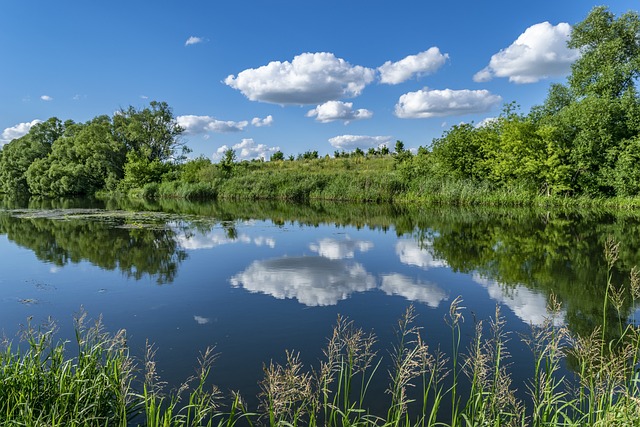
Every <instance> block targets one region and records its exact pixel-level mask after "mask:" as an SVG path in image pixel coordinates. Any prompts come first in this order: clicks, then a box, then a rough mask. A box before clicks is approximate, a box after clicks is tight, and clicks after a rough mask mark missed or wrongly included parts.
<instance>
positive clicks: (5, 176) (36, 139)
mask: <svg viewBox="0 0 640 427" xmlns="http://www.w3.org/2000/svg"><path fill="white" fill-rule="evenodd" d="M64 131H65V125H64V124H63V123H62V122H61V121H60V120H59V119H58V118H56V117H52V118H50V119H49V120H47V121H46V122H42V123H38V124H36V125H35V126H33V127H32V128H31V129H30V130H29V133H28V134H26V135H24V136H23V137H21V138H18V139H14V140H13V141H11V142H9V143H8V144H6V145H5V146H4V147H3V148H2V158H1V159H0V190H2V192H4V193H8V194H27V193H28V192H29V186H28V184H27V169H29V166H31V164H32V163H33V162H34V161H36V160H37V159H42V158H45V157H46V156H47V155H48V154H49V153H50V152H51V146H52V145H53V143H54V142H55V141H56V140H57V139H58V138H60V137H61V136H62V135H63V134H64Z"/></svg>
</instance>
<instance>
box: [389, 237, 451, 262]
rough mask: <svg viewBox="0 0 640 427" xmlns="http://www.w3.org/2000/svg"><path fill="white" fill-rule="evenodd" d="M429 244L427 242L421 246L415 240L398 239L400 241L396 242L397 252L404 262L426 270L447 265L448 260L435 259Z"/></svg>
mask: <svg viewBox="0 0 640 427" xmlns="http://www.w3.org/2000/svg"><path fill="white" fill-rule="evenodd" d="M429 246H430V245H429V244H425V245H424V246H423V247H420V245H419V244H418V242H416V241H415V240H408V239H403V240H398V243H396V254H397V255H398V257H399V258H400V262H402V263H403V264H407V265H415V266H418V267H420V268H423V269H425V270H428V269H430V268H438V267H446V266H447V262H446V261H444V260H440V259H435V258H434V257H433V254H432V253H431V251H430V250H429Z"/></svg>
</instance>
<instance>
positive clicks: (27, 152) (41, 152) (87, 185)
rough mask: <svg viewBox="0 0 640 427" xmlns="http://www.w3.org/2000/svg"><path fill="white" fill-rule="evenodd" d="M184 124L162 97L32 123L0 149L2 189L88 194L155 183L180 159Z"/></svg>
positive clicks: (12, 192)
mask: <svg viewBox="0 0 640 427" xmlns="http://www.w3.org/2000/svg"><path fill="white" fill-rule="evenodd" d="M181 132H182V129H181V128H180V127H179V126H178V125H177V123H176V121H175V119H174V117H173V113H172V111H171V109H170V108H169V106H168V105H167V104H166V103H164V102H155V101H154V102H151V104H150V106H149V107H146V108H144V109H142V110H137V109H135V108H133V107H129V108H128V109H126V110H124V109H122V110H120V111H118V112H117V113H116V114H114V115H113V117H108V116H99V117H96V118H94V119H93V120H90V121H88V122H86V123H74V122H73V121H70V120H69V121H66V122H62V121H60V120H59V119H58V118H55V117H53V118H50V119H49V120H47V121H45V122H43V123H39V124H37V125H35V126H33V127H32V128H31V129H30V131H29V133H28V134H26V135H25V136H23V137H21V138H18V139H15V140H13V141H11V142H9V143H8V144H6V145H5V146H4V147H3V149H2V151H0V189H1V190H2V191H3V192H5V193H10V194H24V193H30V194H36V195H44V196H62V195H89V194H94V193H96V192H97V191H100V190H110V191H115V190H126V189H128V188H130V187H133V186H141V185H144V184H146V183H148V182H156V181H159V180H160V179H162V177H163V175H165V174H167V173H168V172H169V171H170V170H172V168H173V165H174V164H175V163H177V162H179V161H180V160H183V156H184V154H186V151H185V150H186V147H185V146H184V144H183V143H182V142H181V141H180V140H179V138H178V137H179V135H180V134H181Z"/></svg>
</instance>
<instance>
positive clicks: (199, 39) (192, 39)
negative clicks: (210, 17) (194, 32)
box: [184, 36, 204, 46]
mask: <svg viewBox="0 0 640 427" xmlns="http://www.w3.org/2000/svg"><path fill="white" fill-rule="evenodd" d="M203 42H204V38H202V37H196V36H191V37H189V38H188V39H187V41H186V42H184V45H185V46H191V45H193V44H198V43H203Z"/></svg>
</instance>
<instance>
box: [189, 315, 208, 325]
mask: <svg viewBox="0 0 640 427" xmlns="http://www.w3.org/2000/svg"><path fill="white" fill-rule="evenodd" d="M193 320H195V321H196V323H197V324H198V325H206V324H207V323H211V319H210V318H208V317H202V316H193Z"/></svg>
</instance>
